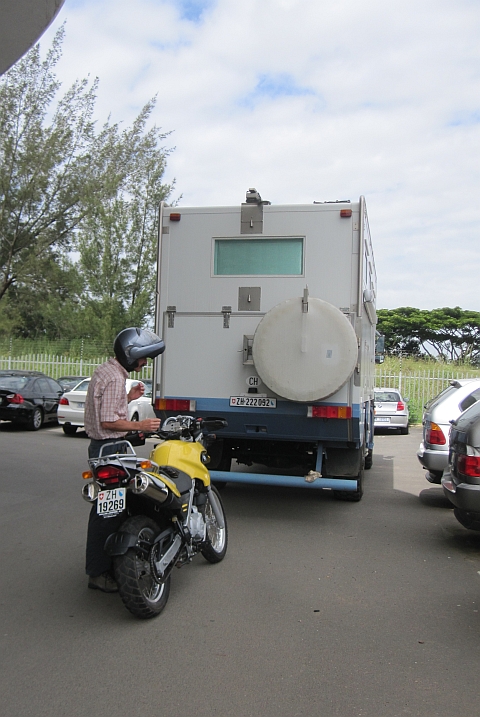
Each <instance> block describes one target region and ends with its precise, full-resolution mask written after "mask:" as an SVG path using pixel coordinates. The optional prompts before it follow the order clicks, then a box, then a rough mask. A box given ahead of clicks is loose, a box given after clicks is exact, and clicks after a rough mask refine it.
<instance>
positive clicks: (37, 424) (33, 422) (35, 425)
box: [27, 406, 43, 431]
mask: <svg viewBox="0 0 480 717" xmlns="http://www.w3.org/2000/svg"><path fill="white" fill-rule="evenodd" d="M42 425H43V411H42V409H41V408H39V407H38V406H37V407H36V408H34V409H33V412H32V415H31V416H30V418H29V419H28V423H27V429H28V430H29V431H38V430H39V428H41V427H42Z"/></svg>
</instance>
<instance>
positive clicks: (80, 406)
mask: <svg viewBox="0 0 480 717" xmlns="http://www.w3.org/2000/svg"><path fill="white" fill-rule="evenodd" d="M75 406H76V407H77V408H85V404H84V403H76V404H75Z"/></svg>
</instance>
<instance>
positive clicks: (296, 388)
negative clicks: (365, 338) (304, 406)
mask: <svg viewBox="0 0 480 717" xmlns="http://www.w3.org/2000/svg"><path fill="white" fill-rule="evenodd" d="M252 352H253V362H254V364H255V368H256V370H257V373H258V375H259V376H260V378H261V379H262V381H263V383H264V384H265V385H266V386H268V388H269V389H270V390H271V391H273V392H274V393H276V394H277V395H278V396H282V397H283V398H287V399H288V400H290V401H319V400H320V399H322V398H326V397H327V396H330V395H331V394H332V393H335V391H338V389H339V388H341V386H343V384H344V383H346V381H348V379H349V378H350V376H351V375H352V373H353V371H354V369H355V366H356V363H357V356H358V348H357V337H356V335H355V331H354V329H353V327H352V325H351V323H350V321H349V320H348V319H347V317H346V316H344V314H342V312H341V311H339V309H337V308H336V307H335V306H332V304H329V303H328V302H326V301H322V299H315V298H311V297H309V298H308V312H306V313H303V312H302V299H301V298H300V297H298V298H295V299H288V301H284V302H282V303H281V304H277V306H274V307H273V309H271V310H270V311H269V312H268V313H267V314H265V316H264V317H263V319H262V320H261V321H260V323H259V325H258V327H257V330H256V332H255V336H254V338H253V347H252Z"/></svg>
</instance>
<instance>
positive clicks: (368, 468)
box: [365, 448, 373, 471]
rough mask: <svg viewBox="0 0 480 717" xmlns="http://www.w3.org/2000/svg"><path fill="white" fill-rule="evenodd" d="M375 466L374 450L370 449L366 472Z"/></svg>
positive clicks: (366, 459)
mask: <svg viewBox="0 0 480 717" xmlns="http://www.w3.org/2000/svg"><path fill="white" fill-rule="evenodd" d="M372 465H373V448H369V449H368V453H367V455H366V456H365V470H366V471H369V470H370V468H371V467H372Z"/></svg>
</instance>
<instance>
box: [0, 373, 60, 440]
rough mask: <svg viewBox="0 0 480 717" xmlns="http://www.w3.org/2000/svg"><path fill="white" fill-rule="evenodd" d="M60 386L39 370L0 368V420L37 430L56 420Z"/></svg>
mask: <svg viewBox="0 0 480 717" xmlns="http://www.w3.org/2000/svg"><path fill="white" fill-rule="evenodd" d="M62 394H63V388H62V386H61V385H60V384H59V383H58V382H57V381H55V380H54V379H53V378H50V377H49V376H46V375H45V374H44V373H42V372H41V371H20V370H11V371H10V370H7V369H3V370H1V371H0V420H2V421H11V422H12V423H17V424H20V425H24V426H25V428H28V430H30V431H38V429H39V428H40V427H41V426H42V424H43V423H47V422H48V421H56V420H57V408H58V404H59V401H60V397H61V395H62Z"/></svg>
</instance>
